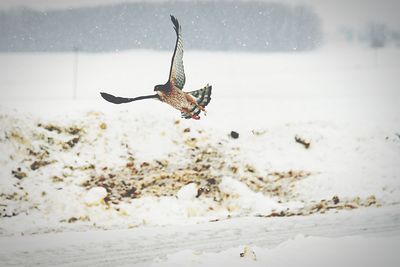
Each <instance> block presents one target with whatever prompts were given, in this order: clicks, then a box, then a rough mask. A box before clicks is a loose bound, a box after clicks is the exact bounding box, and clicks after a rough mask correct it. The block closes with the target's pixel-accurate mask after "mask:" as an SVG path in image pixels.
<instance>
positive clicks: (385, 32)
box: [340, 21, 400, 48]
mask: <svg viewBox="0 0 400 267" xmlns="http://www.w3.org/2000/svg"><path fill="white" fill-rule="evenodd" d="M340 33H341V35H342V36H343V37H344V38H345V40H346V41H348V42H355V41H357V42H361V43H365V44H367V45H368V46H369V47H372V48H382V47H385V46H388V45H391V44H393V45H395V46H400V31H398V30H394V29H391V28H389V27H388V26H387V25H385V24H384V23H381V22H375V21H370V22H368V23H367V24H366V25H364V27H362V28H361V29H358V30H356V29H352V28H348V27H343V28H341V29H340Z"/></svg>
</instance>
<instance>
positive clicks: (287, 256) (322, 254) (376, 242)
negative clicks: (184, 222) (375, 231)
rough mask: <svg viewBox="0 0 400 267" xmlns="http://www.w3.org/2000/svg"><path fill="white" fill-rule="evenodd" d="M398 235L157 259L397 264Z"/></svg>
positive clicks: (163, 262) (299, 241)
mask: <svg viewBox="0 0 400 267" xmlns="http://www.w3.org/2000/svg"><path fill="white" fill-rule="evenodd" d="M399 244H400V238H399V237H398V236H396V237H379V238H378V237H359V236H352V237H340V238H324V237H304V236H301V235H299V236H297V237H296V238H295V239H293V240H288V241H285V242H283V243H281V244H280V245H279V246H277V247H275V248H270V249H268V248H260V247H254V246H241V247H235V248H230V249H227V250H224V251H221V252H197V251H193V250H184V251H181V252H178V253H175V254H171V255H168V256H167V258H166V259H157V260H155V261H153V263H152V264H151V265H150V266H151V267H158V266H163V267H167V266H174V267H178V266H254V267H256V266H260V267H261V266H275V267H278V266H297V267H300V266H365V267H367V266H397V265H398V263H399V262H400V255H399V253H398V252H397V248H398V246H399Z"/></svg>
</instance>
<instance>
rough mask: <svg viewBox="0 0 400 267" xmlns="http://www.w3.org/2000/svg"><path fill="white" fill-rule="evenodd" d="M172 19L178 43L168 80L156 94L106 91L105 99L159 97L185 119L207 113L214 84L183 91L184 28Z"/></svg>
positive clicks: (123, 99) (116, 102)
mask: <svg viewBox="0 0 400 267" xmlns="http://www.w3.org/2000/svg"><path fill="white" fill-rule="evenodd" d="M171 21H172V23H173V24H174V29H175V32H176V43H175V50H174V54H173V56H172V60H171V67H170V70H169V78H168V81H167V82H166V83H165V84H159V85H156V86H155V87H154V91H155V92H156V94H154V95H145V96H139V97H135V98H125V97H116V96H113V95H110V94H107V93H104V92H102V93H100V94H101V96H102V97H103V98H104V99H105V100H107V101H108V102H111V103H114V104H122V103H129V102H132V101H136V100H142V99H158V100H160V101H161V102H165V103H167V104H169V105H170V106H172V107H174V108H175V109H177V110H179V111H180V112H181V116H182V118H185V119H195V120H198V119H200V116H199V114H200V113H201V112H202V111H203V112H204V114H206V110H205V107H206V106H207V105H208V103H210V100H211V89H212V86H211V85H209V84H207V85H206V86H205V87H203V88H201V89H198V90H195V91H191V92H184V91H182V90H183V87H184V85H185V81H186V77H185V70H184V67H183V39H182V30H181V26H180V25H179V22H178V20H177V19H176V18H175V17H174V16H172V15H171Z"/></svg>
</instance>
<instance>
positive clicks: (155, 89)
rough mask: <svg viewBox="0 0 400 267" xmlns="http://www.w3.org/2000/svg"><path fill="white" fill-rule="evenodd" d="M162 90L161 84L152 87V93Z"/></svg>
mask: <svg viewBox="0 0 400 267" xmlns="http://www.w3.org/2000/svg"><path fill="white" fill-rule="evenodd" d="M163 89H164V85H163V84H158V85H156V86H154V91H155V92H157V91H162V90H163Z"/></svg>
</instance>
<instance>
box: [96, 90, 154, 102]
mask: <svg viewBox="0 0 400 267" xmlns="http://www.w3.org/2000/svg"><path fill="white" fill-rule="evenodd" d="M100 95H101V97H103V98H104V100H107V101H108V102H110V103H113V104H123V103H129V102H132V101H136V100H142V99H148V98H157V99H159V97H158V95H145V96H139V97H135V98H126V97H119V96H113V95H110V94H107V93H104V92H101V93H100Z"/></svg>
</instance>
